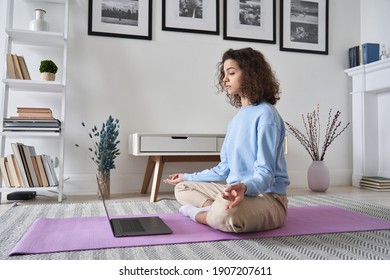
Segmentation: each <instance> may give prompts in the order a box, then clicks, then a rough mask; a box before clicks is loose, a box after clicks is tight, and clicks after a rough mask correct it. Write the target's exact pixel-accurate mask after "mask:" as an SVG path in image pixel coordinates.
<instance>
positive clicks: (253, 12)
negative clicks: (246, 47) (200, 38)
mask: <svg viewBox="0 0 390 280" xmlns="http://www.w3.org/2000/svg"><path fill="white" fill-rule="evenodd" d="M223 15H224V16H223V27H224V28H223V39H224V40H235V41H246V42H257V43H268V44H275V43H276V0H254V1H250V3H245V1H231V0H230V1H228V0H224V7H223Z"/></svg>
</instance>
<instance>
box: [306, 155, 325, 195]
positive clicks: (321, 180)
mask: <svg viewBox="0 0 390 280" xmlns="http://www.w3.org/2000/svg"><path fill="white" fill-rule="evenodd" d="M307 182H308V184H309V188H310V189H311V190H312V191H313V192H325V191H326V190H327V189H328V188H329V183H330V175H329V169H328V167H327V166H326V164H325V162H323V161H313V162H312V163H311V165H310V167H309V169H308V170H307Z"/></svg>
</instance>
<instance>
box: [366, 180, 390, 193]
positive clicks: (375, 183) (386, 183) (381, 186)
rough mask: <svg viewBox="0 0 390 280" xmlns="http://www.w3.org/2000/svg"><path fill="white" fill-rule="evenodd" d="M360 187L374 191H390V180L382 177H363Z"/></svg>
mask: <svg viewBox="0 0 390 280" xmlns="http://www.w3.org/2000/svg"><path fill="white" fill-rule="evenodd" d="M360 187H362V188H365V189H369V190H373V191H390V178H385V177H380V176H363V177H362V178H361V179H360Z"/></svg>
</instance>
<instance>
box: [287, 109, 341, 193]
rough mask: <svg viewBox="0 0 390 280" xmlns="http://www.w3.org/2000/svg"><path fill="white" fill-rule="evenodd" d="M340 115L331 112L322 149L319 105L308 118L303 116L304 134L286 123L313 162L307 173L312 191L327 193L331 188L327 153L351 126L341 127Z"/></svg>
mask: <svg viewBox="0 0 390 280" xmlns="http://www.w3.org/2000/svg"><path fill="white" fill-rule="evenodd" d="M340 114H341V112H340V111H337V112H336V114H334V115H333V116H332V109H330V110H329V114H328V122H327V125H326V130H325V137H324V141H323V144H322V149H321V148H320V138H321V129H320V128H321V125H320V109H319V105H317V110H314V111H313V112H311V113H307V115H306V118H305V115H303V114H302V120H303V124H304V127H305V130H303V132H302V131H300V130H299V129H298V128H296V127H295V126H293V125H292V124H290V123H288V122H285V123H286V125H287V131H288V132H290V133H291V134H292V135H293V136H294V137H295V138H296V139H298V141H299V142H300V143H301V144H302V146H303V147H304V148H305V150H306V151H307V152H308V153H309V155H310V157H311V159H312V160H313V162H312V164H311V165H310V167H309V169H308V173H307V179H308V184H309V188H310V189H311V190H312V191H326V190H327V189H328V187H329V182H330V178H329V169H328V167H327V166H326V165H325V163H324V157H325V153H326V151H327V150H328V148H329V146H330V144H332V143H333V141H334V140H335V139H336V138H337V137H338V136H339V135H340V134H341V133H343V132H344V130H346V129H347V127H348V125H349V122H348V123H347V124H346V125H345V126H343V127H342V126H341V121H339V117H340Z"/></svg>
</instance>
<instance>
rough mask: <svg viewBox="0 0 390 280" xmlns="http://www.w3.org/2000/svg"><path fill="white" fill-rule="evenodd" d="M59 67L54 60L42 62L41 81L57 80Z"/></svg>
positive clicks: (40, 67)
mask: <svg viewBox="0 0 390 280" xmlns="http://www.w3.org/2000/svg"><path fill="white" fill-rule="evenodd" d="M57 70H58V67H57V65H56V64H55V63H54V62H53V61H52V60H42V61H41V65H40V66H39V72H40V73H41V80H44V81H54V80H55V78H56V73H57Z"/></svg>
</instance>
